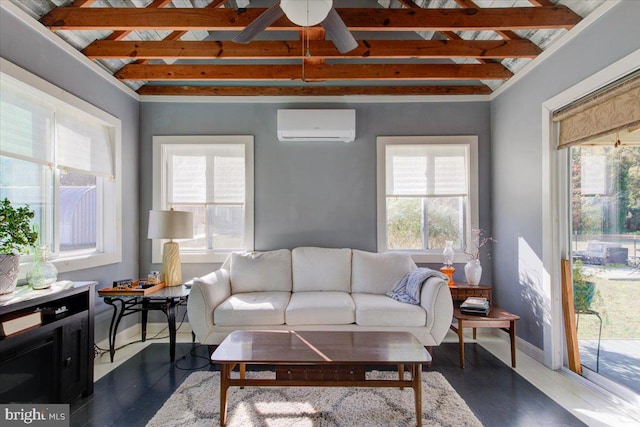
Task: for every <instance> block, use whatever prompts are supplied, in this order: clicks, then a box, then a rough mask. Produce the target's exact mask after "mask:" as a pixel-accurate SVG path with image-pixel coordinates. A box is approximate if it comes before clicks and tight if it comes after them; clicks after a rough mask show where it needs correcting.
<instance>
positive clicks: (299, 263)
mask: <svg viewBox="0 0 640 427" xmlns="http://www.w3.org/2000/svg"><path fill="white" fill-rule="evenodd" d="M291 260H292V264H293V292H310V291H342V292H351V249H329V248H295V249H294V250H293V251H292V252H291Z"/></svg>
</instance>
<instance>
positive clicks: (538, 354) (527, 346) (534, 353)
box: [491, 328, 544, 365]
mask: <svg viewBox="0 0 640 427" xmlns="http://www.w3.org/2000/svg"><path fill="white" fill-rule="evenodd" d="M491 332H492V333H493V335H495V336H497V337H500V339H502V340H503V341H506V342H509V334H508V333H506V332H505V331H503V330H502V329H495V328H494V329H491ZM516 349H518V350H520V351H521V352H523V353H524V354H526V355H527V356H529V357H531V358H532V359H534V360H535V361H536V362H539V363H542V364H543V365H544V351H543V350H542V349H540V348H538V347H536V346H535V345H533V344H531V343H530V342H529V341H525V340H523V339H521V338H519V337H518V336H516Z"/></svg>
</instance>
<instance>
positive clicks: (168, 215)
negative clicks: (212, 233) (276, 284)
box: [148, 210, 193, 239]
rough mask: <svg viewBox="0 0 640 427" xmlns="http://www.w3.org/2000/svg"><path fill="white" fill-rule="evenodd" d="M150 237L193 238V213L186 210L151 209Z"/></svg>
mask: <svg viewBox="0 0 640 427" xmlns="http://www.w3.org/2000/svg"><path fill="white" fill-rule="evenodd" d="M148 237H149V239H191V238H192V237H193V213H192V212H184V211H174V210H171V211H155V210H154V211H149V236H148Z"/></svg>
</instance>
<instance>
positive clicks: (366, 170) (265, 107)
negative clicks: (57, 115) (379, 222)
mask: <svg viewBox="0 0 640 427" xmlns="http://www.w3.org/2000/svg"><path fill="white" fill-rule="evenodd" d="M278 108H355V109H356V126H357V129H356V141H354V142H352V143H349V144H345V143H337V142H336V143H322V142H308V143H282V142H278V140H277V137H276V110H277V109H278ZM140 117H141V140H140V143H141V150H142V151H141V157H140V169H141V170H142V171H143V172H142V174H141V176H140V196H141V198H140V202H141V203H140V214H139V215H140V235H139V238H140V271H141V272H145V271H148V270H150V269H152V268H154V269H157V268H159V266H158V265H152V264H151V242H150V241H149V240H148V239H147V238H146V227H147V220H148V218H147V216H148V210H149V209H150V208H151V205H152V197H151V190H152V186H153V183H152V176H151V174H152V162H151V153H152V138H153V136H154V135H233V134H237V135H243V134H244V135H254V136H255V139H254V153H255V248H256V249H257V250H269V249H277V248H295V247H296V246H303V245H309V246H326V247H350V248H356V249H362V250H367V251H375V250H376V137H377V136H382V135H478V136H479V153H480V155H479V157H480V158H479V164H480V182H479V186H480V199H481V202H480V224H481V226H482V227H483V228H486V229H488V230H490V225H491V211H490V209H491V205H490V202H491V196H490V152H491V150H490V146H489V139H490V131H489V129H490V128H489V125H490V119H489V104H488V102H470V103H461V102H460V103H458V102H449V103H402V104H400V103H397V104H395V103H394V104H392V103H370V104H364V103H362V104H307V103H305V104H256V103H247V104H233V103H232V104H230V103H166V102H162V103H158V102H143V103H142V104H141V112H140ZM485 266H486V268H485V271H484V273H483V280H484V281H485V282H487V283H489V282H490V281H491V267H490V263H489V262H485ZM215 267H216V266H214V265H203V264H183V266H182V268H183V276H184V277H185V278H190V277H195V276H200V275H203V274H206V273H208V272H210V271H212V270H214V269H215ZM456 267H457V268H458V274H462V265H460V266H456ZM459 277H460V278H462V276H461V275H460V276H459Z"/></svg>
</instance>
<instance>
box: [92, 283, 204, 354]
mask: <svg viewBox="0 0 640 427" xmlns="http://www.w3.org/2000/svg"><path fill="white" fill-rule="evenodd" d="M190 291H191V289H190V288H187V287H186V286H171V287H165V288H162V289H159V290H157V291H155V292H153V293H150V294H147V295H144V296H132V295H118V294H111V295H109V296H103V297H102V298H103V299H104V302H105V303H106V304H109V305H110V306H112V307H113V316H112V317H111V324H110V325H109V356H110V358H111V362H113V357H114V355H115V353H116V335H117V334H118V326H119V325H120V321H121V320H122V318H123V317H125V316H129V315H131V314H135V313H142V341H145V340H146V339H147V317H148V315H149V311H151V310H157V311H161V312H163V313H164V314H165V315H166V316H167V323H168V325H169V344H170V346H169V355H170V358H171V361H172V362H175V360H176V312H177V307H178V306H180V305H185V304H186V303H187V300H188V298H189V292H190ZM116 303H118V304H119V305H120V307H118V305H116Z"/></svg>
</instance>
